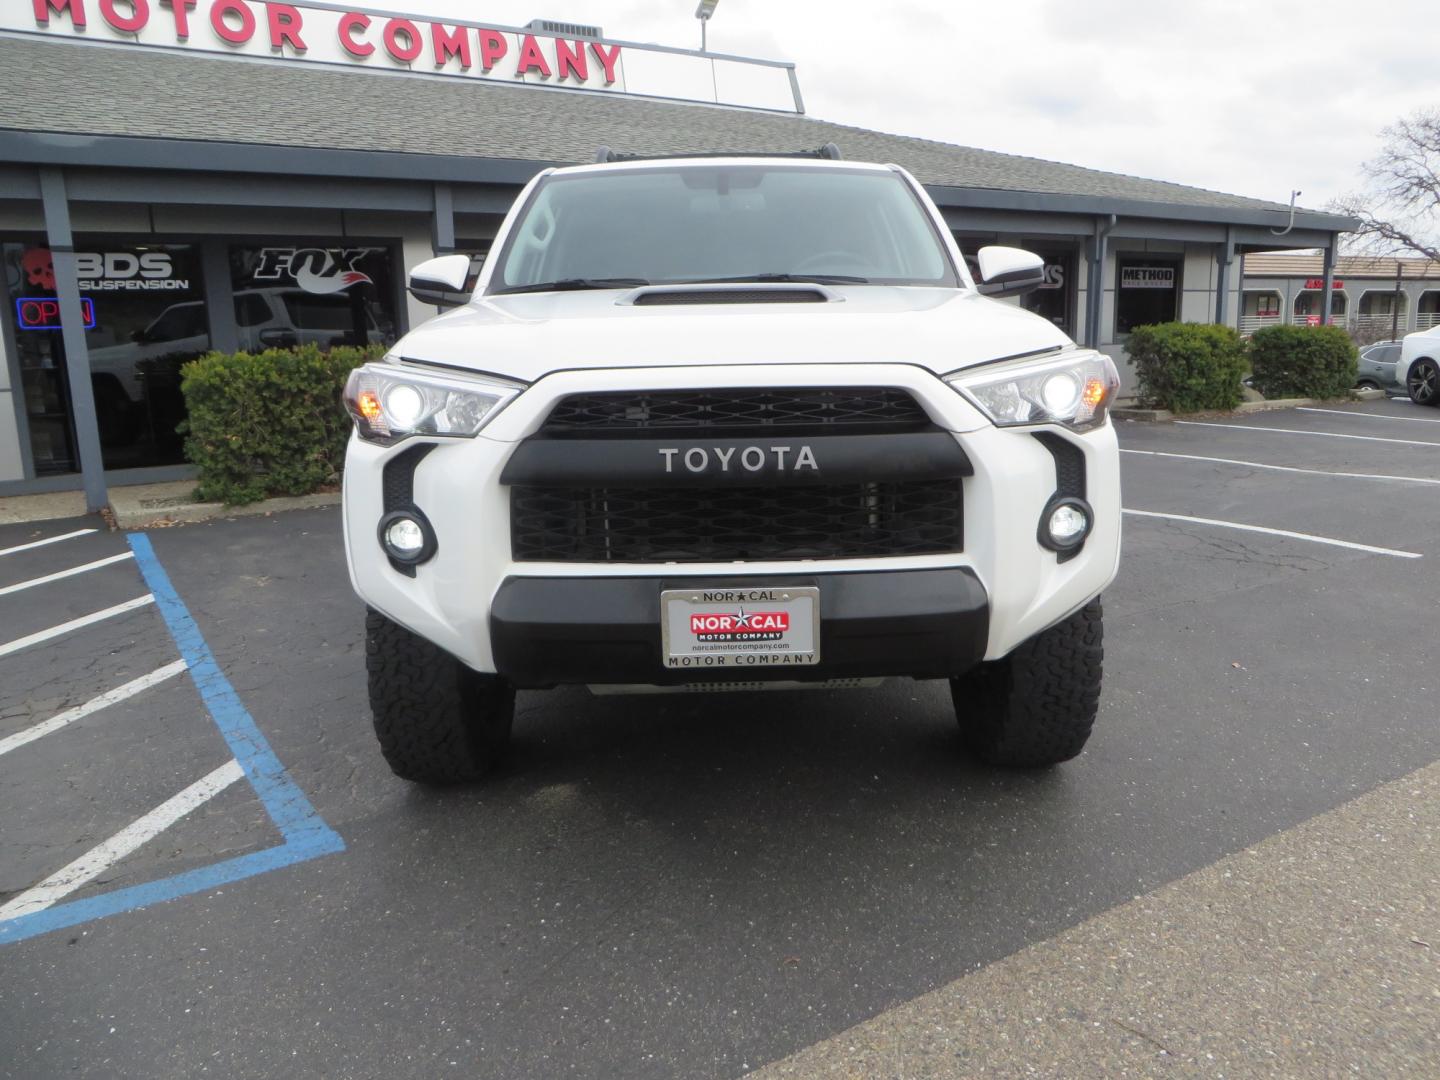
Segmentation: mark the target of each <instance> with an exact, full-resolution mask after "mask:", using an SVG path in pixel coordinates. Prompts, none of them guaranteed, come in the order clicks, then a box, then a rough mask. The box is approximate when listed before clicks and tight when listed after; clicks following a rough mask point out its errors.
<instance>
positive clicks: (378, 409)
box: [345, 363, 524, 443]
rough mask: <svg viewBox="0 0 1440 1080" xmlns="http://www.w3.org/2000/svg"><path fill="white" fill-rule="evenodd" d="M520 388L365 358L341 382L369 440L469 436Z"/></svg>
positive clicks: (358, 424) (358, 425) (349, 406)
mask: <svg viewBox="0 0 1440 1080" xmlns="http://www.w3.org/2000/svg"><path fill="white" fill-rule="evenodd" d="M522 389H524V388H523V387H522V386H519V385H517V384H515V383H507V382H501V381H500V380H498V379H486V378H482V377H479V376H473V375H465V374H462V373H459V372H456V373H454V374H451V373H449V372H446V373H444V374H440V373H436V372H431V371H420V370H418V369H416V368H413V367H409V366H405V365H400V364H388V363H377V364H365V365H364V366H363V367H358V368H356V369H355V370H354V371H352V372H351V373H350V378H349V379H348V380H347V381H346V383H345V408H346V409H348V410H349V412H350V415H351V416H352V417H354V418H355V427H356V428H357V429H358V430H359V432H360V437H361V438H363V439H369V440H371V441H372V442H383V443H390V442H396V441H398V440H400V439H403V438H404V437H405V436H406V435H453V436H458V437H461V438H469V437H470V436H472V435H474V434H475V433H476V432H478V431H479V430H480V429H481V428H482V427H484V426H485V424H486V423H487V422H488V421H489V420H490V418H491V417H492V416H494V415H495V414H496V413H497V412H499V411H500V410H501V409H503V408H504V407H505V406H506V405H508V404H509V403H510V401H511V399H513V398H514V397H515V395H516V394H518V393H520V391H521V390H522Z"/></svg>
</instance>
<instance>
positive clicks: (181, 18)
mask: <svg viewBox="0 0 1440 1080" xmlns="http://www.w3.org/2000/svg"><path fill="white" fill-rule="evenodd" d="M160 6H161V7H167V8H169V9H170V14H172V15H173V16H175V39H176V40H177V41H188V40H189V38H190V9H191V8H193V7H194V6H195V0H160Z"/></svg>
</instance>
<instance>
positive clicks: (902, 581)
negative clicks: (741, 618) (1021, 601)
mask: <svg viewBox="0 0 1440 1080" xmlns="http://www.w3.org/2000/svg"><path fill="white" fill-rule="evenodd" d="M806 585H813V586H817V587H818V588H819V590H820V663H818V664H814V665H811V666H807V667H779V668H774V667H771V668H756V667H744V668H730V669H722V668H717V667H706V668H704V669H703V670H701V671H698V672H697V671H694V670H684V671H677V670H674V669H669V668H666V667H665V665H664V664H663V663H662V662H661V640H660V594H661V592H662V591H663V590H665V589H669V588H675V587H677V586H679V587H684V588H696V589H703V588H725V589H734V588H784V587H794V586H806ZM988 630H989V604H988V602H987V598H986V596H985V588H984V586H982V585H981V584H980V580H979V579H978V578H977V577H976V576H975V574H974V572H973V571H971V570H968V569H965V568H956V569H949V570H898V571H877V572H873V573H856V574H808V573H800V574H786V575H783V576H775V577H750V576H746V577H734V576H729V577H723V578H698V579H697V578H695V577H693V576H686V577H631V578H608V577H568V578H565V577H513V578H507V579H506V580H505V581H504V582H502V583H501V585H500V589H499V591H498V592H497V593H496V594H495V602H494V604H493V606H492V607H491V611H490V643H491V648H492V649H493V651H494V658H495V670H496V671H497V672H498V673H499V674H500V675H502V676H504V677H505V678H506V679H508V680H509V681H510V682H512V683H514V684H515V685H516V686H518V687H522V688H526V689H540V688H544V687H549V686H555V685H559V684H564V683H588V684H607V683H609V684H613V683H634V684H648V685H654V686H673V685H680V684H683V683H686V682H692V681H694V680H695V679H696V678H697V677H699V678H703V679H704V680H705V681H706V682H730V681H746V682H752V681H757V680H759V681H765V680H798V681H802V682H808V681H815V680H826V679H843V678H869V677H873V676H883V675H909V676H913V677H915V678H942V677H946V676H951V675H960V674H963V673H964V672H965V671H967V670H968V669H969V668H971V667H973V666H974V665H975V664H977V663H979V662H980V660H981V659H982V658H983V657H984V655H985V644H986V638H987V635H988Z"/></svg>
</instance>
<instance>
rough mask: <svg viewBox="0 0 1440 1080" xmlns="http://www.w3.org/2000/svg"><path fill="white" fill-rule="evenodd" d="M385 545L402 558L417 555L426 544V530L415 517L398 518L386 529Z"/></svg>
mask: <svg viewBox="0 0 1440 1080" xmlns="http://www.w3.org/2000/svg"><path fill="white" fill-rule="evenodd" d="M385 546H386V547H388V548H389V549H390V550H391V551H393V552H394V553H395V554H396V555H398V556H400V557H401V558H409V557H410V556H412V555H417V554H419V552H420V549H421V548H423V547H424V546H425V530H424V529H422V528H420V523H419V522H418V521H416V520H415V519H414V518H408V517H402V518H396V519H395V520H394V521H392V522H391V523H390V527H389V528H388V529H386V530H385Z"/></svg>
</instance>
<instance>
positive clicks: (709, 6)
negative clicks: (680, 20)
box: [695, 0, 720, 52]
mask: <svg viewBox="0 0 1440 1080" xmlns="http://www.w3.org/2000/svg"><path fill="white" fill-rule="evenodd" d="M719 3H720V0H700V6H699V7H697V8H696V9H695V18H697V19H699V20H700V51H701V52H705V28H706V27H707V26H709V25H710V16H711V15H714V14H715V7H716V5H718V4H719Z"/></svg>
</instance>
